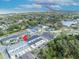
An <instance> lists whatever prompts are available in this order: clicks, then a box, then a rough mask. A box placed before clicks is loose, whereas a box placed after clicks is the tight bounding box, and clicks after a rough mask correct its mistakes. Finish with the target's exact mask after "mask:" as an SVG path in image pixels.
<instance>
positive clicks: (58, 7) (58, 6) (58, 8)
mask: <svg viewBox="0 0 79 59" xmlns="http://www.w3.org/2000/svg"><path fill="white" fill-rule="evenodd" d="M50 7H51V8H53V9H55V10H60V9H62V7H61V6H60V5H51V6H50Z"/></svg>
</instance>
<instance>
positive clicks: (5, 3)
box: [0, 0, 79, 14]
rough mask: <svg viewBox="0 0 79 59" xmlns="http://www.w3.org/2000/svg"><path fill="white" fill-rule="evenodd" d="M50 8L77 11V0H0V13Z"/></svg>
mask: <svg viewBox="0 0 79 59" xmlns="http://www.w3.org/2000/svg"><path fill="white" fill-rule="evenodd" d="M52 10H66V11H79V0H0V14H5V13H15V12H16V13H20V12H38V11H39V12H45V11H52Z"/></svg>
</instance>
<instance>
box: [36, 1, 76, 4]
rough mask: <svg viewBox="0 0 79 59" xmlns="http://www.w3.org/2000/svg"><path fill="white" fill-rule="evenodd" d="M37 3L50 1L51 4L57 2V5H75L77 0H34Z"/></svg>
mask: <svg viewBox="0 0 79 59" xmlns="http://www.w3.org/2000/svg"><path fill="white" fill-rule="evenodd" d="M35 2H38V3H41V2H42V3H52V4H59V5H77V2H75V1H74V0H35Z"/></svg>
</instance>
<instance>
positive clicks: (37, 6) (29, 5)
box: [19, 4, 42, 8]
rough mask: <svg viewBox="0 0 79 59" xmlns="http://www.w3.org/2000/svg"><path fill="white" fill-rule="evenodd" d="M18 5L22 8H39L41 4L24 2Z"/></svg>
mask: <svg viewBox="0 0 79 59" xmlns="http://www.w3.org/2000/svg"><path fill="white" fill-rule="evenodd" d="M19 7H22V8H41V7H42V5H38V4H24V5H20V6H19Z"/></svg>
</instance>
